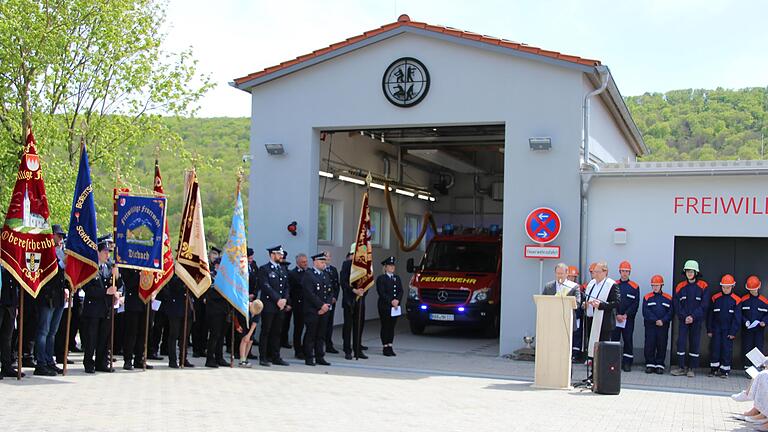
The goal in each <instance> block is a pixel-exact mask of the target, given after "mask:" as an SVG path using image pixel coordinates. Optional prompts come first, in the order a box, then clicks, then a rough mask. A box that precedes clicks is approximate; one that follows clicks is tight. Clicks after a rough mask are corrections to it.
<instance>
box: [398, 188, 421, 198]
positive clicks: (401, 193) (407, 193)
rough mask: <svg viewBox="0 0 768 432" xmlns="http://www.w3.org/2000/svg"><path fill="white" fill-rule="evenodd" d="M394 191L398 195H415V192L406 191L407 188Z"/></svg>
mask: <svg viewBox="0 0 768 432" xmlns="http://www.w3.org/2000/svg"><path fill="white" fill-rule="evenodd" d="M395 193H398V194H400V195H405V196H408V197H414V196H416V194H415V193H413V192H410V191H407V190H402V189H395Z"/></svg>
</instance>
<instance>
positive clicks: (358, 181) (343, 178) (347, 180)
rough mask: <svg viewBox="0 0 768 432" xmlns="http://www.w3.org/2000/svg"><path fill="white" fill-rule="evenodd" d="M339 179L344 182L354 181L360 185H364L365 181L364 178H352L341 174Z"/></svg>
mask: <svg viewBox="0 0 768 432" xmlns="http://www.w3.org/2000/svg"><path fill="white" fill-rule="evenodd" d="M339 180H341V181H345V182H350V183H354V184H359V185H361V186H363V185H365V181H364V180H360V179H356V178H352V177H347V176H343V175H340V176H339Z"/></svg>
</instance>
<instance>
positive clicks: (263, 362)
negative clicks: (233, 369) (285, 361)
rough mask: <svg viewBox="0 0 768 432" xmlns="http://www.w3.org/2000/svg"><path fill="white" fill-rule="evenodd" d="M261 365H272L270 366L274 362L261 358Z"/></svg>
mask: <svg viewBox="0 0 768 432" xmlns="http://www.w3.org/2000/svg"><path fill="white" fill-rule="evenodd" d="M259 365H261V366H265V367H270V366H272V363H270V362H268V361H266V360H259Z"/></svg>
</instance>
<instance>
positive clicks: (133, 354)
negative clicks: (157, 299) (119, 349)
mask: <svg viewBox="0 0 768 432" xmlns="http://www.w3.org/2000/svg"><path fill="white" fill-rule="evenodd" d="M120 276H121V279H122V280H123V285H124V287H125V312H124V313H123V315H124V317H123V322H124V328H125V333H124V335H123V360H124V363H123V369H125V370H133V368H143V367H144V361H145V359H144V334H145V329H146V313H147V307H149V306H148V305H146V304H144V302H143V301H141V298H139V284H140V283H141V272H140V271H139V270H135V269H129V268H124V269H121V270H120ZM152 368H153V367H152V365H147V369H152Z"/></svg>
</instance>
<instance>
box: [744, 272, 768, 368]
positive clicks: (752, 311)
mask: <svg viewBox="0 0 768 432" xmlns="http://www.w3.org/2000/svg"><path fill="white" fill-rule="evenodd" d="M761 285H762V283H761V282H760V278H758V277H757V276H750V277H748V278H747V283H746V288H747V291H748V292H749V293H748V294H747V295H745V296H744V297H742V298H741V324H742V325H743V326H744V327H743V328H744V336H743V337H742V339H741V345H742V347H743V348H744V354H745V355H746V353H748V352H750V351H751V350H752V349H753V348H757V349H759V350H760V352H762V351H763V337H764V334H765V324H766V323H768V298H765V297H764V296H762V295H760V287H761ZM745 364H747V365H748V364H749V362H746V363H745Z"/></svg>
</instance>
